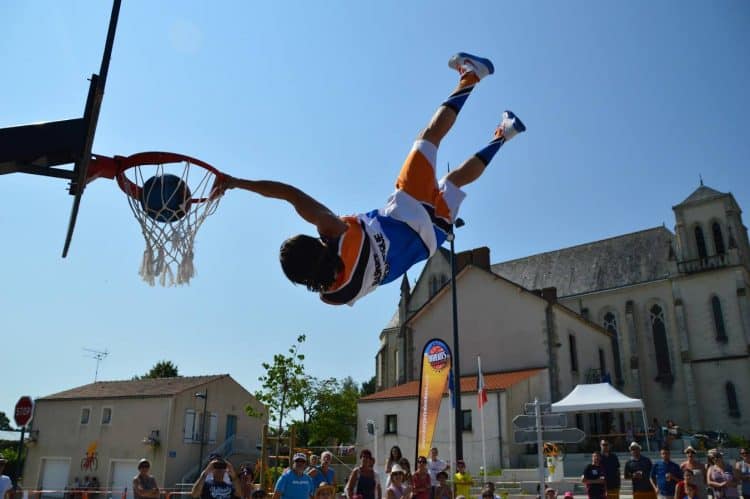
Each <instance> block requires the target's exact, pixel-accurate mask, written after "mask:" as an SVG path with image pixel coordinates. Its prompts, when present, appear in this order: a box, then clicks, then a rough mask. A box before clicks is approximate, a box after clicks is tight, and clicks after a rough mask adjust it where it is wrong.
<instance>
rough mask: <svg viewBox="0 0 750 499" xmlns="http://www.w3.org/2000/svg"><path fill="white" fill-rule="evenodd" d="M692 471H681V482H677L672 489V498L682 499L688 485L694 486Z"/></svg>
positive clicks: (685, 469) (686, 469)
mask: <svg viewBox="0 0 750 499" xmlns="http://www.w3.org/2000/svg"><path fill="white" fill-rule="evenodd" d="M694 475H695V474H694V473H693V470H691V469H688V468H684V469H683V470H682V480H680V481H679V482H677V485H675V488H674V497H675V499H683V498H684V497H685V496H686V495H687V487H688V485H695V481H694V480H695V477H694Z"/></svg>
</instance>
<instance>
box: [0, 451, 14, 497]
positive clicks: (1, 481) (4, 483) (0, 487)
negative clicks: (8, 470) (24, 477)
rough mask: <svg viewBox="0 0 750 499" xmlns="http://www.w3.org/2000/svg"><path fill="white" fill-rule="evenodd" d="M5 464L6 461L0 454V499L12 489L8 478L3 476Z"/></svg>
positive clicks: (11, 483)
mask: <svg viewBox="0 0 750 499" xmlns="http://www.w3.org/2000/svg"><path fill="white" fill-rule="evenodd" d="M6 464H8V460H7V459H5V456H3V455H2V454H0V499H5V493H6V492H8V491H9V490H10V489H12V488H13V482H12V481H11V480H10V477H9V476H8V475H3V471H5V465H6Z"/></svg>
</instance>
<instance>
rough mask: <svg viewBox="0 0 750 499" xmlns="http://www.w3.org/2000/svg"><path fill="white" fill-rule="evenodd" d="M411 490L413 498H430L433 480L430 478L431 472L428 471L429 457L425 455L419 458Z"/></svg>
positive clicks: (412, 478)
mask: <svg viewBox="0 0 750 499" xmlns="http://www.w3.org/2000/svg"><path fill="white" fill-rule="evenodd" d="M411 492H412V498H413V499H430V493H431V492H432V481H431V480H430V473H429V472H428V471H427V458H426V457H425V456H419V457H418V458H417V469H416V470H415V471H414V474H413V475H412V477H411Z"/></svg>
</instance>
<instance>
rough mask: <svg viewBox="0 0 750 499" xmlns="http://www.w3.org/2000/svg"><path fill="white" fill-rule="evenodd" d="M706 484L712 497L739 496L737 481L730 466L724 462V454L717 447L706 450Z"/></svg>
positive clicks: (719, 498) (728, 498)
mask: <svg viewBox="0 0 750 499" xmlns="http://www.w3.org/2000/svg"><path fill="white" fill-rule="evenodd" d="M708 464H709V467H708V472H707V473H706V479H707V482H708V486H709V487H711V489H712V490H713V493H714V499H734V498H736V497H739V492H738V491H737V481H736V480H735V478H734V473H733V471H732V467H731V466H729V465H728V464H727V463H725V462H724V455H723V454H722V453H721V451H719V450H718V449H711V450H709V451H708Z"/></svg>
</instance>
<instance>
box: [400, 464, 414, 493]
mask: <svg viewBox="0 0 750 499" xmlns="http://www.w3.org/2000/svg"><path fill="white" fill-rule="evenodd" d="M398 464H399V466H401V469H402V470H404V484H406V485H408V486H410V487H411V477H412V474H411V463H410V462H409V460H408V459H406V458H405V457H402V458H401V459H399V460H398Z"/></svg>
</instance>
